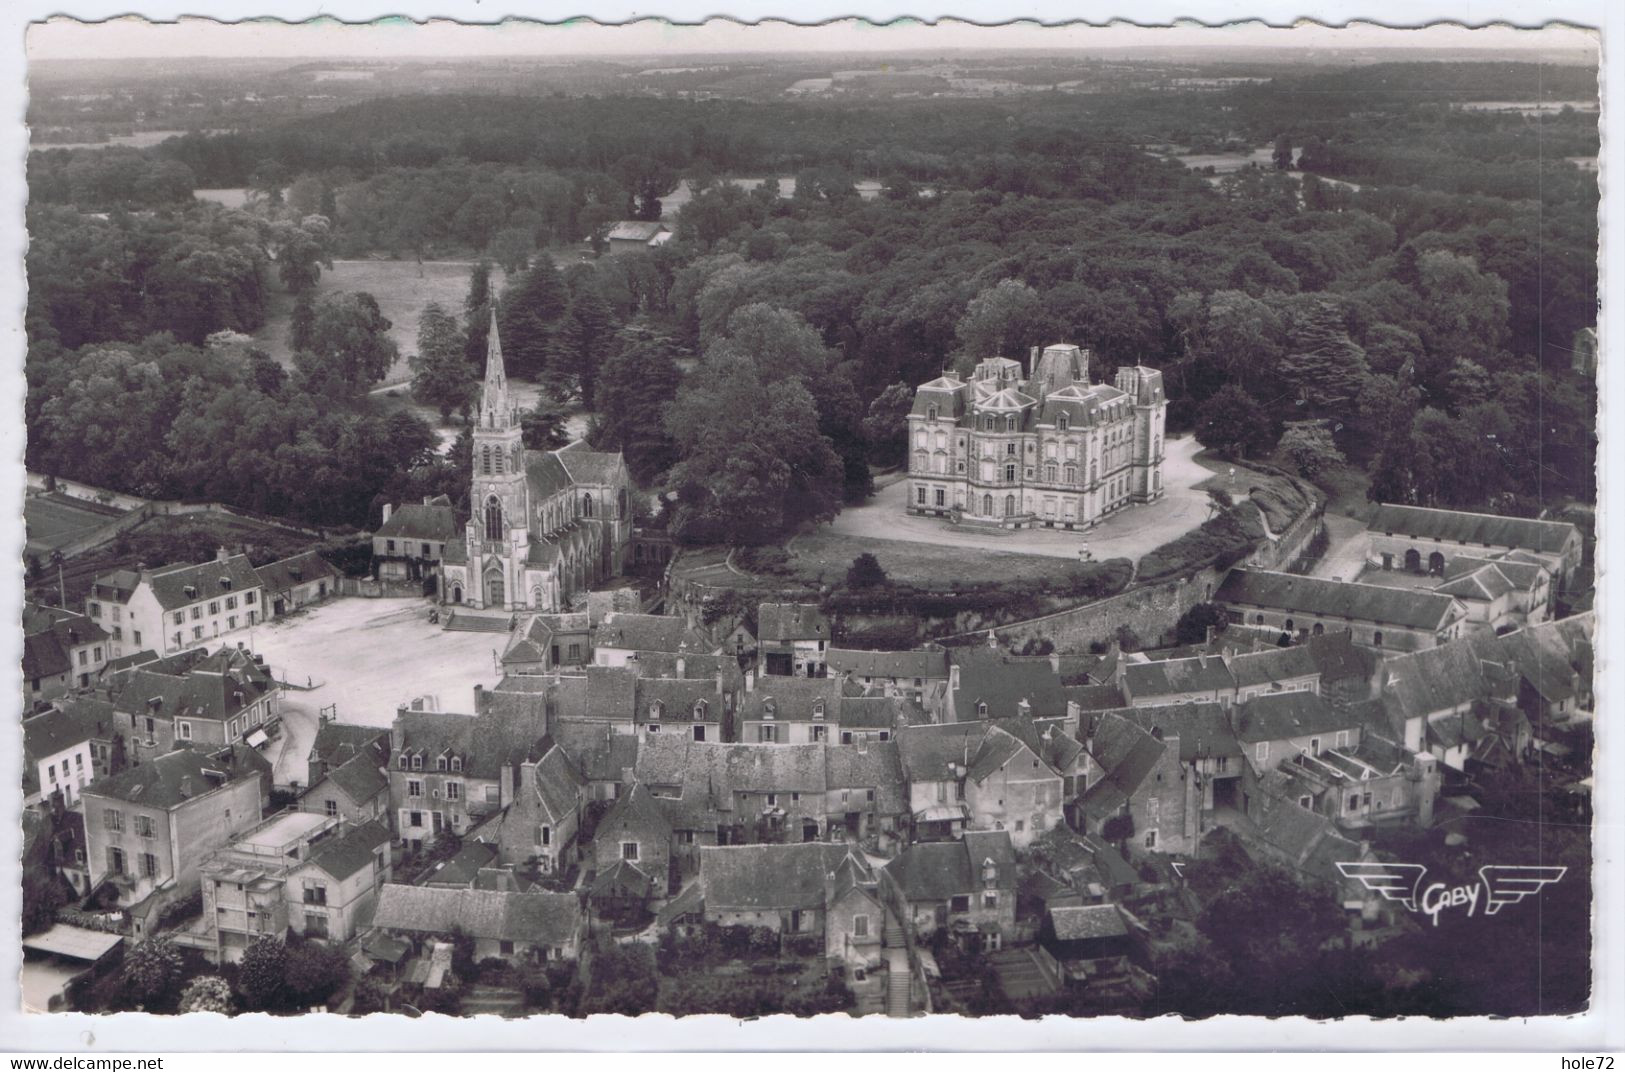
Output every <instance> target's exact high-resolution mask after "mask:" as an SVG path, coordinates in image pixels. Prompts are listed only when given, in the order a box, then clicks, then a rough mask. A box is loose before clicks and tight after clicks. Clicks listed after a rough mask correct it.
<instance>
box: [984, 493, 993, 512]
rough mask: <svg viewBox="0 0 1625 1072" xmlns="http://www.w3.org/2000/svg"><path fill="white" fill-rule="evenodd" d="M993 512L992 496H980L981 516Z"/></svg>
mask: <svg viewBox="0 0 1625 1072" xmlns="http://www.w3.org/2000/svg"><path fill="white" fill-rule="evenodd" d="M992 513H993V496H991V495H984V496H982V516H983V517H987V516H989V515H991V514H992Z"/></svg>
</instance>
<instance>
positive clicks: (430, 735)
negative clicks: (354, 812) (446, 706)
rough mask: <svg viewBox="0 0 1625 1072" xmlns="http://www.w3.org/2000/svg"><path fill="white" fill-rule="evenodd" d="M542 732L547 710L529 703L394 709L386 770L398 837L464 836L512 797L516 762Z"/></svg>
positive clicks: (537, 747) (407, 841)
mask: <svg viewBox="0 0 1625 1072" xmlns="http://www.w3.org/2000/svg"><path fill="white" fill-rule="evenodd" d="M546 733H547V717H546V714H545V712H543V711H537V710H532V709H525V710H518V711H514V710H509V709H492V710H487V711H485V712H482V713H481V714H479V715H463V714H453V713H451V712H444V711H410V710H405V709H403V710H400V711H398V712H397V713H396V715H395V720H394V722H393V723H392V724H391V726H390V759H389V768H388V769H389V802H390V809H391V812H392V813H393V816H394V821H393V823H392V824H391V825H392V826H393V828H394V830H395V835H396V837H397V838H398V839H399V840H400V842H401V844H403V845H405V846H407V847H408V848H410V849H413V850H421V849H422V848H423V847H424V846H426V845H428V844H429V843H431V842H432V841H433V840H434V839H435V838H436V837H438V836H439V835H440V834H442V833H452V834H456V835H458V836H461V835H463V834H464V833H466V832H468V831H469V830H471V829H472V828H473V827H474V826H475V825H477V824H478V823H479V822H480V821H481V820H483V819H485V818H487V817H488V816H490V815H491V814H493V813H494V812H497V811H500V810H501V809H503V808H505V807H507V806H508V805H509V804H511V803H513V801H514V799H515V796H516V795H517V792H518V784H517V778H518V769H519V767H520V765H521V764H523V763H525V762H527V761H529V762H534V761H535V759H538V758H540V757H541V756H542V755H543V754H544V753H543V748H542V746H543V740H544V738H545V737H546Z"/></svg>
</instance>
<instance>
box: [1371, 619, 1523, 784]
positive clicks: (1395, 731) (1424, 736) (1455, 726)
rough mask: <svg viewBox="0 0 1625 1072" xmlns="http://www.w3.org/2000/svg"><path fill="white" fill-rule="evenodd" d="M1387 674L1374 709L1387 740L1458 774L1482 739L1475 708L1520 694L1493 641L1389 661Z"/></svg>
mask: <svg viewBox="0 0 1625 1072" xmlns="http://www.w3.org/2000/svg"><path fill="white" fill-rule="evenodd" d="M1509 635H1510V634H1509ZM1382 674H1383V688H1382V691H1381V694H1380V695H1379V697H1378V698H1377V700H1376V701H1374V703H1373V704H1372V705H1371V706H1372V707H1373V708H1374V709H1375V711H1376V712H1380V720H1381V722H1382V723H1383V728H1384V730H1385V731H1386V734H1385V735H1386V736H1387V737H1389V738H1390V739H1391V740H1394V741H1396V742H1398V743H1399V744H1401V745H1403V746H1404V748H1405V750H1406V751H1408V752H1411V753H1413V754H1415V753H1422V752H1426V753H1429V754H1431V755H1433V756H1435V757H1436V758H1437V759H1438V760H1439V761H1440V762H1442V763H1444V764H1445V765H1446V766H1447V767H1450V768H1452V769H1454V770H1458V771H1459V770H1464V769H1465V767H1466V763H1467V759H1468V757H1469V756H1470V755H1471V754H1472V752H1473V750H1474V748H1475V746H1476V743H1477V741H1478V740H1479V738H1480V736H1481V728H1480V724H1479V722H1478V719H1477V717H1476V716H1475V715H1474V713H1473V708H1474V705H1475V704H1478V703H1480V702H1482V701H1493V700H1505V701H1512V700H1515V699H1516V697H1517V694H1518V689H1519V685H1518V677H1517V673H1516V671H1515V670H1514V669H1513V668H1512V667H1511V666H1509V665H1507V662H1506V658H1505V655H1504V654H1503V652H1502V646H1501V644H1498V643H1497V642H1496V641H1495V640H1494V639H1492V638H1487V637H1467V638H1464V639H1462V640H1460V641H1457V642H1455V643H1452V644H1446V645H1443V646H1442V647H1438V648H1433V649H1429V650H1427V651H1419V652H1413V653H1411V654H1409V655H1402V656H1396V657H1393V658H1390V659H1386V660H1384V662H1383V666H1382Z"/></svg>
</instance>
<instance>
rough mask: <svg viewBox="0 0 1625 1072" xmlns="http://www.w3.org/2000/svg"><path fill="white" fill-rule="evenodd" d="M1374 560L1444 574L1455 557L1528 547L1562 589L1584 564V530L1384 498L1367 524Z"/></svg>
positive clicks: (1564, 523)
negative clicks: (1406, 504)
mask: <svg viewBox="0 0 1625 1072" xmlns="http://www.w3.org/2000/svg"><path fill="white" fill-rule="evenodd" d="M1366 529H1367V537H1368V539H1369V541H1370V553H1369V554H1368V556H1367V559H1368V561H1369V562H1370V563H1371V564H1373V565H1378V566H1380V568H1382V569H1390V570H1393V569H1403V570H1407V571H1409V572H1411V573H1422V572H1428V573H1435V574H1440V575H1442V574H1443V573H1444V571H1445V568H1446V566H1447V565H1448V564H1449V560H1450V559H1451V558H1454V557H1456V556H1457V555H1469V556H1472V557H1477V558H1484V557H1493V556H1495V555H1498V554H1505V553H1507V552H1510V551H1524V552H1527V553H1529V554H1531V555H1534V556H1536V557H1538V558H1539V559H1540V560H1541V561H1542V562H1544V563H1545V564H1546V565H1547V566H1549V567H1550V568H1551V570H1552V574H1553V578H1554V580H1555V581H1556V585H1557V590H1558V592H1560V593H1561V592H1563V591H1564V590H1566V589H1567V587H1568V584H1569V582H1570V581H1571V580H1572V579H1573V578H1574V574H1575V571H1576V570H1578V569H1579V568H1580V556H1581V550H1582V547H1581V544H1582V540H1581V537H1580V530H1579V529H1578V528H1577V527H1575V526H1574V525H1572V524H1570V523H1569V522H1567V521H1537V520H1535V519H1533V518H1524V517H1502V516H1500V515H1498V514H1474V513H1468V512H1467V511H1465V510H1435V509H1430V508H1428V507H1423V506H1400V505H1396V504H1394V503H1382V504H1381V505H1379V506H1378V507H1377V510H1376V512H1375V513H1374V514H1373V515H1372V517H1371V521H1370V522H1369V524H1368V525H1367V526H1366Z"/></svg>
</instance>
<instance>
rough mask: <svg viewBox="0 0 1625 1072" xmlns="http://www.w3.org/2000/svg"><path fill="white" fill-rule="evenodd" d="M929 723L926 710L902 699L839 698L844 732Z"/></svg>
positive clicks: (881, 697)
mask: <svg viewBox="0 0 1625 1072" xmlns="http://www.w3.org/2000/svg"><path fill="white" fill-rule="evenodd" d="M930 721H931V716H930V715H928V714H927V713H926V711H925V709H924V708H923V707H921V706H920V705H919V704H917V703H915V702H914V701H913V700H911V699H909V698H907V697H905V696H886V695H884V694H881V695H874V696H843V697H841V729H843V730H896V729H901V728H902V727H904V726H918V725H923V724H925V723H927V722H930Z"/></svg>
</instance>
